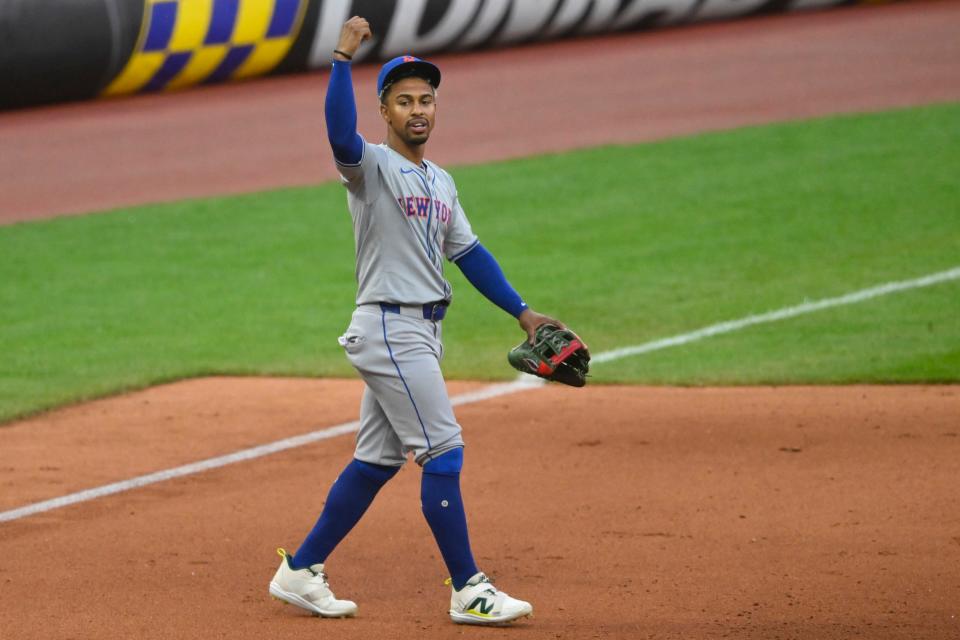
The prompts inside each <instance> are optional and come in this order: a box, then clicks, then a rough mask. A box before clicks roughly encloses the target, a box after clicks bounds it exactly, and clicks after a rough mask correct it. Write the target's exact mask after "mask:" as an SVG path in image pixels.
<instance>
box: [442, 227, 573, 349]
mask: <svg viewBox="0 0 960 640" xmlns="http://www.w3.org/2000/svg"><path fill="white" fill-rule="evenodd" d="M454 264H456V265H457V266H458V267H459V268H460V271H462V272H463V275H464V276H466V278H467V280H468V281H469V282H470V284H472V285H473V286H474V288H476V290H477V291H479V292H480V293H482V294H483V295H484V296H485V297H486V298H487V299H488V300H489V301H490V302H492V303H493V304H495V305H497V306H498V307H500V308H501V309H503V310H504V311H506V312H507V313H509V314H510V315H512V316H513V317H514V318H516V319H517V322H519V323H520V327H521V328H522V329H523V330H524V331H525V332H526V334H527V339H528V340H529V341H530V342H531V343H532V342H533V338H534V335H535V334H536V331H537V327H539V326H540V325H542V324H553V325H556V326H558V327H560V328H565V327H566V325H564V324H563V323H562V322H560V321H559V320H557V319H555V318H551V317H550V316H546V315H544V314H542V313H537V312H536V311H534V310H533V309H531V308H530V307H529V306H528V305H527V303H526V302H524V301H523V298H521V297H520V294H519V293H517V291H516V289H514V288H513V286H512V285H511V284H510V282H509V281H508V280H507V277H506V276H505V275H504V273H503V269H501V268H500V264H499V263H498V262H497V260H496V258H494V257H493V254H492V253H490V252H489V251H488V250H487V248H486V247H484V246H483V245H482V244H480V242H479V241H477V242H476V244H475V245H474V246H473V248H472V249H469V250H468V251H467V252H466V253H464V254H463V255H462V256H460V257H458V258H457V259H456V260H455V261H454Z"/></svg>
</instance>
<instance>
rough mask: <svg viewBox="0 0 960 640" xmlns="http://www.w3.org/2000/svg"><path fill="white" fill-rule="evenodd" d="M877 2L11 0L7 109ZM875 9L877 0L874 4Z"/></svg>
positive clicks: (0, 2)
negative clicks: (344, 30) (350, 25)
mask: <svg viewBox="0 0 960 640" xmlns="http://www.w3.org/2000/svg"><path fill="white" fill-rule="evenodd" d="M858 1H869V0H0V108H13V107H22V106H28V105H34V104H42V103H48V102H57V101H65V100H77V99H84V98H92V97H96V96H114V95H123V94H132V93H141V92H151V91H171V90H176V89H182V88H185V87H189V86H193V85H199V84H209V83H217V82H225V81H230V80H239V79H243V78H249V77H253V76H260V75H266V74H273V73H289V72H299V71H307V70H311V69H321V68H325V67H327V66H328V65H329V63H330V55H331V52H332V50H333V49H334V48H335V47H336V43H337V40H338V38H339V35H340V29H341V27H342V25H343V23H344V21H346V20H347V19H348V18H349V17H350V16H352V15H362V16H364V17H366V18H367V19H368V20H369V21H370V23H371V26H372V29H373V32H374V34H375V37H374V38H373V40H372V41H370V42H368V43H365V44H364V46H363V47H362V48H361V50H360V51H359V52H358V54H357V56H356V61H357V62H361V61H365V60H367V61H369V60H383V59H388V58H390V57H393V56H396V55H399V54H402V53H409V52H412V53H415V54H417V55H428V54H433V53H439V52H447V51H463V50H469V49H479V48H497V47H506V46H512V45H516V44H520V43H526V42H533V41H541V40H551V39H556V38H564V37H571V36H584V35H590V34H602V33H611V32H616V31H631V30H639V29H650V28H656V27H662V26H669V25H678V24H683V23H689V22H698V21H705V20H717V19H726V18H737V17H745V16H752V15H757V14H765V13H780V12H786V11H795V10H802V9H812V8H827V7H834V6H839V5H846V4H856V3H857V2H858ZM873 1H875V0H873Z"/></svg>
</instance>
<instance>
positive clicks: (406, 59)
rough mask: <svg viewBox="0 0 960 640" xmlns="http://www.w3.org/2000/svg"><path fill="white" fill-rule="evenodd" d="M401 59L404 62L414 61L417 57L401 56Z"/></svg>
mask: <svg viewBox="0 0 960 640" xmlns="http://www.w3.org/2000/svg"><path fill="white" fill-rule="evenodd" d="M403 61H404V62H416V61H417V59H416V58H414V57H413V56H403Z"/></svg>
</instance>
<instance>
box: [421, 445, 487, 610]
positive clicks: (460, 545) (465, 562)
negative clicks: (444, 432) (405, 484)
mask: <svg viewBox="0 0 960 640" xmlns="http://www.w3.org/2000/svg"><path fill="white" fill-rule="evenodd" d="M462 466H463V449H462V448H457V449H451V450H450V451H447V452H446V453H444V454H442V455H441V456H439V457H437V458H434V459H433V460H431V461H430V462H428V463H426V464H425V465H423V477H422V479H421V484H420V504H421V507H422V508H423V515H424V517H425V518H426V519H427V524H429V525H430V530H431V531H433V537H434V538H435V539H436V541H437V546H438V547H440V554H441V555H442V556H443V561H444V562H445V563H446V565H447V570H448V571H449V572H450V578H451V579H452V582H453V588H454V589H456V590H457V591H459V590H460V589H462V588H463V587H464V585H466V584H467V580H469V579H470V578H472V577H473V576H474V575H476V574H477V572H478V571H479V569H477V564H476V562H474V560H473V553H472V552H471V551H470V536H469V535H468V533H467V516H466V513H465V512H464V510H463V498H462V497H461V496H460V469H461V467H462Z"/></svg>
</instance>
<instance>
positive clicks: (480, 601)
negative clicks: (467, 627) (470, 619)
mask: <svg viewBox="0 0 960 640" xmlns="http://www.w3.org/2000/svg"><path fill="white" fill-rule="evenodd" d="M491 611H493V603H492V602H489V603H488V602H487V599H486V598H484V597H483V596H480V597H477V598H474V600H473V602H471V603H470V606H469V607H467V613H476V614H478V615H482V616H488V615H490V612H491Z"/></svg>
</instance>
